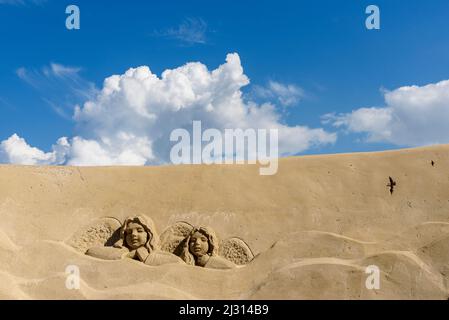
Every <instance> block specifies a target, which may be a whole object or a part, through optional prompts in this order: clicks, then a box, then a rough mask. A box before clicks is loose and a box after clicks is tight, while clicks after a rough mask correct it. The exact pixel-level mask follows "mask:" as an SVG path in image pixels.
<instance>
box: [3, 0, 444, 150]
mask: <svg viewBox="0 0 449 320" xmlns="http://www.w3.org/2000/svg"><path fill="white" fill-rule="evenodd" d="M2 2H4V3H2ZM69 4H76V5H78V6H79V8H80V11H81V29H80V30H67V29H66V28H65V19H66V17H67V15H66V14H65V8H66V7H67V5H69ZM369 4H375V5H377V6H378V7H379V8H380V11H381V29H380V30H367V29H366V27H365V19H366V17H367V14H365V8H366V7H367V6H368V5H369ZM448 18H449V2H448V1H446V0H431V1H415V0H410V1H407V2H405V1H403V0H388V1H380V0H376V1H336V0H335V1H331V0H327V1H323V0H317V1H282V0H278V1H262V0H258V1H244V2H243V1H239V2H237V1H235V2H231V1H226V2H221V1H213V2H211V1H193V0H192V1H137V0H136V1H105V0H95V1H92V0H90V1H81V0H79V1H73V2H66V1H55V0H47V1H42V2H38V3H36V2H33V1H26V0H23V1H21V2H20V1H17V2H15V1H9V2H8V1H6V3H5V0H3V1H0V39H1V50H0V61H1V62H0V141H2V140H5V139H8V138H9V137H10V136H11V135H13V134H14V133H16V134H17V135H18V136H20V137H22V138H24V139H25V140H26V142H27V143H28V144H29V145H31V146H34V147H36V148H39V149H41V150H43V151H45V152H47V151H49V150H51V148H52V145H54V144H55V142H56V141H57V140H58V138H60V137H63V136H66V137H73V136H75V135H77V134H79V130H78V129H77V128H79V123H78V124H77V123H76V121H74V120H73V119H72V118H71V116H72V115H73V112H74V107H75V105H76V104H79V105H81V106H82V104H83V103H84V102H85V101H86V100H88V99H89V98H88V97H89V94H90V93H89V89H90V88H91V86H95V87H96V88H97V89H101V88H102V87H103V81H104V79H105V78H107V77H109V76H111V75H113V74H123V73H125V71H126V70H127V69H129V68H131V67H138V66H142V65H147V66H149V67H150V69H151V71H152V72H153V73H154V74H156V75H158V76H160V74H161V72H163V71H164V70H166V69H172V68H176V67H179V66H182V65H184V64H185V63H187V62H191V61H198V62H201V63H202V64H204V65H205V66H207V67H208V69H209V70H214V69H216V68H218V66H219V65H221V64H223V63H224V62H225V59H226V55H227V54H228V53H234V52H235V53H238V55H239V57H240V60H241V65H242V67H243V70H244V74H245V75H246V76H247V77H248V78H249V79H250V84H249V85H246V86H244V87H242V91H243V93H244V97H245V99H254V100H255V101H257V102H258V103H263V100H264V99H268V100H270V99H271V100H272V102H273V101H274V102H273V104H275V107H276V110H277V111H276V112H277V114H279V115H280V117H281V119H280V120H279V121H280V122H281V123H284V124H285V125H288V126H296V125H301V126H307V127H309V128H322V129H323V130H325V131H326V132H328V133H335V134H336V135H337V139H336V141H335V142H334V143H323V144H317V145H316V146H310V147H308V148H305V149H304V148H303V149H304V150H302V149H301V151H300V152H299V153H300V154H317V153H339V152H356V151H372V150H385V149H391V148H399V147H406V146H414V145H425V144H430V143H448V142H449V139H447V138H445V137H446V134H447V133H448V132H447V131H444V130H447V129H445V128H444V125H441V126H440V127H441V128H440V129H438V130H437V129H435V130H434V132H432V133H431V134H429V138H428V139H423V140H422V141H421V140H419V139H418V140H419V141H418V140H416V143H415V142H414V141H415V140H413V138H410V139H407V138H405V137H406V136H410V134H409V133H417V134H418V133H419V136H420V137H422V136H423V135H426V132H421V131H419V130H425V128H426V127H432V126H433V122H432V121H433V119H435V118H431V117H429V118H426V119H425V122H424V123H423V121H421V120H422V119H423V118H422V115H421V114H419V113H416V112H418V111H417V107H416V105H412V106H410V107H409V106H408V105H406V102H407V101H408V102H410V101H412V102H410V103H412V104H413V101H415V100H416V99H415V98H413V97H414V96H413V97H410V96H407V97H404V96H403V95H402V93H401V92H399V91H397V92H396V91H395V90H397V89H399V88H401V87H407V86H413V85H414V86H417V87H416V88H415V89H416V90H415V91H413V90H412V91H413V92H412V93H410V94H416V95H418V96H419V97H422V96H427V95H429V94H431V95H435V99H434V100H432V101H437V102H435V103H436V104H435V103H434V104H432V103H433V102H429V105H428V106H427V104H426V106H427V107H428V108H429V109H427V110H424V111H423V110H421V112H423V114H429V113H432V112H433V111H438V110H445V109H444V108H445V107H447V108H449V106H448V105H447V104H446V102H449V99H447V100H444V99H446V97H447V95H446V93H447V86H446V84H445V83H443V84H441V83H440V82H442V81H444V80H446V79H449V41H448V39H449V28H448V27H447V26H448ZM52 63H53V64H54V65H56V66H60V67H61V68H68V69H62V70H65V71H67V72H66V73H65V75H70V79H69V80H67V78H65V80H67V81H65V80H64V81H60V79H59V80H58V78H57V77H54V78H53V79H50V80H49V79H48V77H46V76H45V71H44V70H45V68H51V64H52ZM20 70H22V71H23V72H26V74H27V75H28V76H27V77H26V76H23V75H24V74H25V73H22V77H21V76H20ZM51 70H52V71H53V72H55V70H54V69H51ZM30 75H31V76H32V77H33V78H31V76H30ZM26 79H28V80H29V81H26ZM30 79H33V81H35V82H34V85H31V84H32V83H31V80H30ZM270 83H277V84H279V85H280V86H282V88H286V87H288V86H289V85H290V87H291V88H296V89H298V90H297V91H295V90H293V91H294V92H296V95H297V97H296V99H294V100H293V101H294V102H293V103H291V104H290V105H288V106H282V105H280V104H279V103H276V101H277V102H279V101H280V100H276V94H279V92H274V91H273V90H271V89H272V88H271V89H270ZM437 83H440V84H441V85H440V86H438V87H436V89H435V88H434V87H432V88H426V87H425V86H426V85H430V84H437ZM74 87H75V88H74ZM74 89H77V90H78V91H74ZM80 90H84V91H86V94H85V95H83V94H80V93H79V91H80ZM270 90H271V92H270ZM425 90H426V91H425ZM257 92H259V93H257ZM261 92H265V93H266V94H265V95H263V94H260V93H261ZM298 92H299V93H298ZM385 92H393V94H392V98H391V100H392V101H393V102H391V104H392V105H391V106H390V108H391V109H392V110H393V111H392V113H391V114H393V116H391V114H390V113H388V114H389V116H391V117H390V118H388V119H389V120H388V126H398V128H397V129H394V130H393V131H392V132H388V133H385V130H386V129H385V128H384V127H383V124H379V123H378V122H376V121H380V120H379V118H376V119H374V120H373V121H374V122H376V123H375V124H366V123H365V122H364V121H365V120H364V119H367V118H366V117H367V115H366V113H363V110H362V112H361V116H362V117H363V119H362V120H360V119H359V118H357V117H355V116H353V114H352V112H353V111H355V110H358V109H361V108H364V107H369V108H377V109H384V108H386V107H387V108H388V103H387V102H386V98H385ZM407 92H408V91H407ZM395 93H397V95H396V94H395ZM407 94H409V93H407ZM439 97H442V98H441V99H440V98H439ZM398 99H400V100H398ZM401 99H402V100H401ZM426 103H427V102H426ZM407 108H410V114H409V113H408V112H407V110H409V109H407ZM432 108H434V109H432ZM58 110H59V112H58ZM398 110H399V111H398ZM404 110H405V111H404ZM415 111H416V112H415ZM332 113H333V114H334V115H333V116H331V117H328V119H330V120H329V121H327V122H326V123H323V116H324V115H326V114H332ZM376 114H377V113H376ZM446 114H447V113H445V111H443V120H444V116H446ZM339 115H340V116H339ZM376 117H377V116H376ZM401 117H404V118H401ZM412 117H414V118H413V119H412V120H410V118H412ZM398 118H399V120H397V119H398ZM436 118H441V117H439V116H438V115H437V116H436ZM370 119H371V118H370ZM394 119H396V120H394ZM446 120H449V119H446ZM356 121H362V122H363V123H356ZM370 121H371V120H370ZM407 121H410V122H407ZM420 121H421V122H420ZM404 123H405V124H404ZM373 126H374V127H375V128H374V129H373ZM379 126H380V127H381V128H380V129H379ZM388 126H387V127H388ZM399 127H400V128H399ZM435 127H438V124H436V125H435ZM404 128H405V129H404ZM77 130H78V131H77ZM407 130H408V131H407ZM393 134H394V135H395V137H398V136H401V138H392V137H391V135H393ZM86 135H87V136H88V135H89V134H86ZM298 150H300V149H298Z"/></svg>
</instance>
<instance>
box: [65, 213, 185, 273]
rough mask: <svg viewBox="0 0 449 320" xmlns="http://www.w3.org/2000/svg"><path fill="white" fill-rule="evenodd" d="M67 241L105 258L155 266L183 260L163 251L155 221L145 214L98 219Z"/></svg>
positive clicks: (81, 250)
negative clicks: (120, 218)
mask: <svg viewBox="0 0 449 320" xmlns="http://www.w3.org/2000/svg"><path fill="white" fill-rule="evenodd" d="M67 243H68V244H69V245H71V246H72V247H74V248H75V249H77V250H78V251H80V252H81V253H83V254H87V255H89V256H92V257H95V258H99V259H104V260H120V259H124V258H130V259H133V260H137V261H140V262H143V263H145V264H147V265H153V266H156V265H162V264H167V263H183V261H182V260H181V259H180V258H179V257H177V256H176V255H174V254H172V253H170V252H167V251H162V250H160V241H159V236H158V233H157V231H156V227H155V225H154V222H153V220H152V219H151V218H149V217H147V216H144V215H136V216H130V217H128V218H126V219H125V221H124V222H123V223H120V221H119V220H117V219H115V218H101V219H97V220H95V221H93V222H91V223H90V224H88V225H86V226H84V227H83V228H81V229H80V230H78V231H77V232H76V233H75V234H74V235H73V236H72V237H71V238H70V239H68V240H67Z"/></svg>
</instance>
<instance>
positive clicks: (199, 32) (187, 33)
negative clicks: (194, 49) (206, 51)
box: [154, 18, 207, 45]
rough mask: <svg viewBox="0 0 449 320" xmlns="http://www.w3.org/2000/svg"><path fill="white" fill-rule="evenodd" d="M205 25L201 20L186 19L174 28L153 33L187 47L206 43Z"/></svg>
mask: <svg viewBox="0 0 449 320" xmlns="http://www.w3.org/2000/svg"><path fill="white" fill-rule="evenodd" d="M206 32H207V24H206V22H205V21H204V20H203V19H201V18H187V19H185V20H184V21H183V22H182V23H181V24H180V25H179V26H177V27H176V28H169V29H167V30H165V31H162V32H155V33H154V34H155V35H156V36H161V37H166V38H171V39H176V40H179V41H181V42H183V43H184V44H187V45H194V44H204V43H206Z"/></svg>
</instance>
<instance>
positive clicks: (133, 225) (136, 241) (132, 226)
mask: <svg viewBox="0 0 449 320" xmlns="http://www.w3.org/2000/svg"><path fill="white" fill-rule="evenodd" d="M125 235H126V236H125V241H126V244H127V245H128V247H129V248H131V249H133V250H134V249H138V248H140V247H142V246H144V245H145V244H146V243H147V241H148V233H147V232H146V230H145V228H144V227H143V226H142V225H141V224H140V223H137V222H130V223H128V225H127V226H126V229H125Z"/></svg>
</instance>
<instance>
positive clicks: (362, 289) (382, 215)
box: [0, 145, 449, 299]
mask: <svg viewBox="0 0 449 320" xmlns="http://www.w3.org/2000/svg"><path fill="white" fill-rule="evenodd" d="M432 161H433V164H432ZM390 177H391V178H392V179H393V181H394V182H395V183H396V185H395V186H394V188H393V193H391V192H390V187H389V186H387V184H390V179H389V178H390ZM135 214H145V215H147V216H149V217H151V218H152V219H153V220H154V222H155V225H156V227H157V229H158V231H159V233H160V234H162V233H163V231H164V230H165V229H166V228H169V227H170V226H173V225H174V224H175V223H176V222H178V221H186V222H189V223H190V224H193V225H206V226H210V227H212V228H213V229H214V230H215V231H216V233H217V235H218V237H219V238H220V239H227V238H231V237H237V238H241V239H244V241H245V242H246V243H247V244H248V246H249V247H250V248H251V250H252V252H253V253H254V255H255V258H254V259H253V260H252V261H251V262H249V263H248V264H247V265H245V266H243V267H240V268H237V269H232V270H215V269H206V268H200V267H194V266H188V265H183V264H168V265H162V266H157V267H154V266H147V265H144V264H143V263H141V262H138V261H133V260H131V259H125V260H117V261H106V260H100V259H97V258H94V257H90V256H87V255H84V254H82V252H81V251H82V250H84V249H86V248H84V249H82V250H81V251H80V250H77V249H76V248H74V247H73V245H72V242H70V241H71V239H73V237H74V235H76V234H79V233H80V232H81V233H82V232H83V230H84V229H83V228H85V227H86V226H88V225H91V224H92V223H94V221H96V219H99V218H103V217H112V218H115V219H118V221H123V220H124V219H125V218H126V217H127V216H130V215H135ZM0 221H1V222H0V298H1V299H447V298H448V297H449V288H448V280H449V145H442V146H435V147H426V148H417V149H405V150H398V151H388V152H379V153H361V154H342V155H323V156H305V157H291V158H285V159H281V160H280V163H279V171H278V173H277V174H276V175H274V176H260V175H259V167H258V166H256V165H218V166H205V165H198V166H161V167H96V168H89V167H82V168H77V167H25V166H9V165H5V166H0ZM110 221H111V222H110V225H111V226H113V225H115V224H114V223H115V222H114V219H110ZM118 224H119V223H117V225H118ZM78 246H81V247H82V246H83V244H82V243H81V244H78ZM68 265H76V266H78V267H79V270H80V277H81V286H80V289H79V290H69V289H67V288H66V277H67V275H66V273H65V270H66V266H68ZM370 265H375V266H378V267H379V269H380V271H381V279H380V288H379V289H378V290H368V289H367V288H366V286H365V281H366V279H367V276H368V275H367V274H366V273H365V270H366V267H367V266H370Z"/></svg>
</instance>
